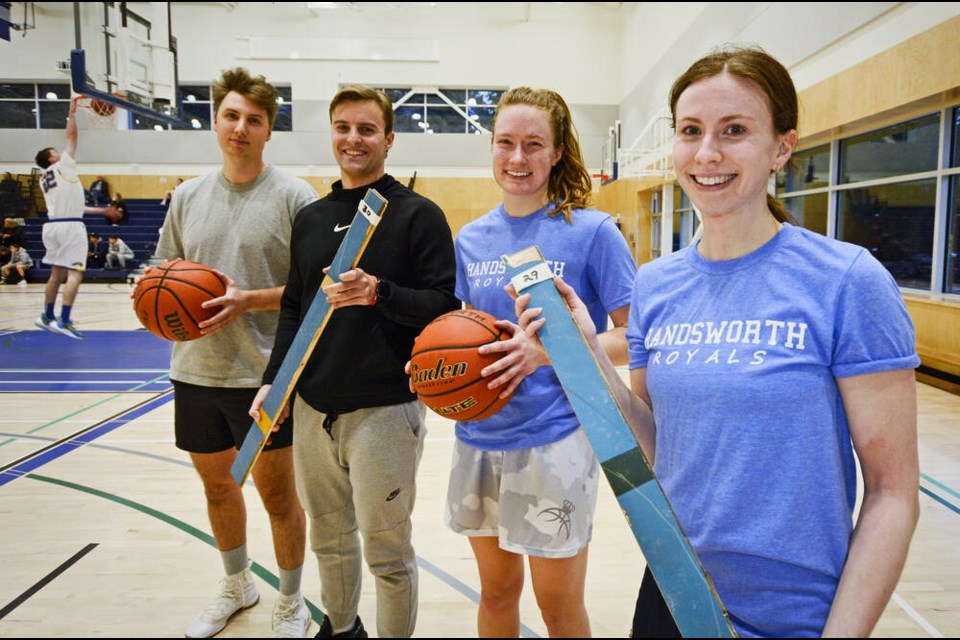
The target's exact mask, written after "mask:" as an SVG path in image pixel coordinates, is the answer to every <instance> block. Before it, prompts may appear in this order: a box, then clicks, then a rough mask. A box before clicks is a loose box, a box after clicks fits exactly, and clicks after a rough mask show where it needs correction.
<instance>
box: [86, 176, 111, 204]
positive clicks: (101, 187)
mask: <svg viewBox="0 0 960 640" xmlns="http://www.w3.org/2000/svg"><path fill="white" fill-rule="evenodd" d="M109 203H110V185H109V183H107V180H106V178H104V177H103V176H97V179H96V180H94V181H93V184H91V185H90V189H89V190H88V191H87V204H89V205H90V206H91V207H103V206H105V205H107V204H109Z"/></svg>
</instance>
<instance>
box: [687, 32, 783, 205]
mask: <svg viewBox="0 0 960 640" xmlns="http://www.w3.org/2000/svg"><path fill="white" fill-rule="evenodd" d="M723 72H727V73H729V74H731V75H734V76H737V77H739V78H742V79H744V80H747V81H749V82H752V83H753V84H755V85H756V86H757V87H759V88H760V90H761V91H763V93H764V94H766V96H767V104H768V105H769V106H770V114H771V115H772V116H773V129H774V131H775V132H776V133H778V134H781V135H782V134H785V133H788V132H789V131H791V130H796V129H797V122H798V121H799V112H800V108H799V103H798V101H797V90H796V87H794V85H793V80H792V79H791V78H790V72H789V71H787V70H786V68H785V67H784V66H783V65H782V64H780V62H779V61H778V60H777V59H776V58H774V57H773V56H771V55H770V54H768V53H767V52H766V51H764V50H763V49H761V48H759V47H738V46H730V47H724V48H720V49H715V50H714V51H712V52H711V53H709V54H707V55H705V56H704V57H702V58H700V59H699V60H697V61H696V62H694V63H693V64H692V65H690V68H689V69H687V70H686V72H684V74H683V75H681V76H680V77H679V78H677V79H676V81H675V82H674V83H673V87H671V88H670V115H671V116H672V121H671V126H673V129H674V131H676V128H677V101H678V100H679V99H680V95H681V94H682V93H683V92H684V91H686V90H687V88H688V87H689V86H690V85H692V84H693V83H695V82H698V81H700V80H705V79H707V78H712V77H713V76H717V75H720V74H721V73H723ZM767 207H769V209H770V211H771V212H772V213H773V217H774V218H776V219H777V220H778V221H779V222H790V223H793V224H796V220H795V218H794V217H793V215H792V214H791V213H790V212H789V211H787V208H786V207H785V206H784V204H783V202H781V201H780V200H779V199H777V198H775V197H774V196H773V195H771V194H769V193H768V194H767Z"/></svg>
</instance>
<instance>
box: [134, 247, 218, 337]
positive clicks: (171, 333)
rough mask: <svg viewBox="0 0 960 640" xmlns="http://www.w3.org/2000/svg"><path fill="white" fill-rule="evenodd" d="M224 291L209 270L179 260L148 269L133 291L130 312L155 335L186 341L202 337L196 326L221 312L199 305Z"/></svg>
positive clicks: (206, 267)
mask: <svg viewBox="0 0 960 640" xmlns="http://www.w3.org/2000/svg"><path fill="white" fill-rule="evenodd" d="M225 292H226V287H225V286H224V284H223V281H222V280H220V278H218V277H217V274H216V273H214V272H213V270H212V269H210V267H208V266H206V265H202V264H200V263H198V262H190V261H189V260H181V259H179V258H178V259H176V260H173V261H172V262H165V263H163V264H161V265H159V266H156V267H150V268H149V269H147V272H146V273H145V274H144V275H143V277H142V278H140V282H138V283H137V288H136V289H134V291H133V310H134V311H135V312H136V314H137V318H139V320H140V324H142V325H143V326H144V327H145V328H146V329H148V330H149V331H150V332H151V333H153V334H154V335H157V336H159V337H161V338H163V339H164V340H172V341H174V342H185V341H187V340H195V339H197V338H199V337H201V334H200V327H199V326H197V325H199V324H200V323H201V322H203V321H204V320H207V319H209V318H211V317H213V316H214V315H216V314H217V313H219V312H220V309H219V307H214V308H212V309H204V308H203V307H201V306H200V305H201V304H203V303H204V302H206V301H207V300H213V299H214V298H219V297H220V296H222V295H223V294H224V293H225Z"/></svg>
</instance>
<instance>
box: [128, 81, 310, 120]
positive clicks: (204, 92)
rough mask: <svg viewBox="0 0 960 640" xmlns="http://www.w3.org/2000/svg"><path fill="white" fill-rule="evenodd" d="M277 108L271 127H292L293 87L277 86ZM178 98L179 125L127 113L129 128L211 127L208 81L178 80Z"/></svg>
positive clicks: (211, 113) (211, 102) (211, 88)
mask: <svg viewBox="0 0 960 640" xmlns="http://www.w3.org/2000/svg"><path fill="white" fill-rule="evenodd" d="M274 86H276V87H277V94H279V95H278V99H277V103H278V104H279V107H280V108H279V109H278V110H277V119H276V120H275V121H274V124H273V130H274V131H293V89H292V88H291V87H287V86H277V85H274ZM180 100H181V104H182V105H183V119H184V120H185V121H186V123H185V124H182V125H176V126H174V125H168V124H166V123H163V122H160V121H159V120H155V119H153V118H149V117H147V116H141V115H140V114H135V113H131V114H130V128H131V129H158V130H163V129H177V130H185V131H210V130H211V129H212V128H213V115H214V110H213V87H211V86H210V85H208V84H198V85H191V84H181V85H180Z"/></svg>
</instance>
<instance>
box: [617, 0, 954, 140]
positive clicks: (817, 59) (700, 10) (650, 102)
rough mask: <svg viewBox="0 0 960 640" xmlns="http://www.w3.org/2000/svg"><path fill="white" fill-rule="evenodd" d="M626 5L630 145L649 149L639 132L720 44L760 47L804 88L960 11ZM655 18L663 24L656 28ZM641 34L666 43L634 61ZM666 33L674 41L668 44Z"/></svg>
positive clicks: (938, 6)
mask: <svg viewBox="0 0 960 640" xmlns="http://www.w3.org/2000/svg"><path fill="white" fill-rule="evenodd" d="M626 4H627V5H629V6H627V7H626V12H627V17H626V18H625V19H624V24H625V28H624V31H623V33H622V37H623V41H624V44H623V51H624V52H625V59H624V61H623V64H624V69H625V70H627V69H633V68H636V69H637V70H638V71H637V72H635V73H634V74H633V75H628V74H627V71H625V72H624V76H623V78H624V83H625V87H626V91H625V94H624V97H623V99H622V100H621V102H620V119H621V120H622V122H623V125H622V140H621V145H622V146H623V147H625V148H626V147H630V146H631V145H632V144H633V143H634V142H639V147H640V148H643V147H644V145H645V144H646V143H647V141H646V140H640V141H638V140H637V137H638V135H639V134H640V133H641V131H643V130H644V127H646V126H647V125H648V123H649V122H650V121H651V120H652V119H653V118H655V117H656V116H657V115H658V114H660V113H663V112H664V111H665V110H667V108H668V105H667V100H668V94H669V90H670V86H671V84H672V83H673V80H674V79H675V78H676V77H677V76H679V75H680V74H681V73H683V71H684V70H685V69H686V68H687V67H688V66H689V65H690V64H691V63H692V62H693V61H694V60H696V59H697V58H699V57H700V56H702V55H703V54H705V53H707V52H708V51H710V50H711V49H712V48H714V47H717V46H720V45H724V44H729V43H738V44H750V45H760V46H761V47H763V48H764V49H766V50H767V51H768V52H769V53H770V54H772V55H774V56H776V57H777V58H778V59H779V60H780V61H781V62H783V64H784V65H785V66H786V67H787V68H788V69H790V72H791V75H792V76H793V79H794V83H795V84H796V86H797V89H798V90H802V89H804V88H806V87H809V86H811V85H813V84H815V83H817V82H820V81H821V80H824V79H826V78H828V77H830V76H831V75H833V74H836V73H839V72H840V71H843V70H844V69H847V68H849V67H851V66H853V65H855V64H857V63H859V62H862V61H863V60H866V59H867V58H869V57H871V56H873V55H876V54H877V53H880V52H881V51H883V50H885V49H887V48H889V47H892V46H894V45H896V44H899V43H900V42H903V41H904V40H907V39H908V38H911V37H913V36H915V35H917V34H919V33H921V32H923V31H925V30H927V29H930V28H932V27H933V26H936V25H937V24H938V23H940V22H943V21H944V20H947V19H949V18H951V17H953V16H955V15H958V14H960V3H958V2H856V3H853V2H803V3H799V2H710V3H699V4H691V5H689V6H690V7H691V8H692V11H687V10H686V8H687V6H688V5H679V4H674V3H662V2H654V3H646V2H641V3H626ZM704 5H705V6H704ZM652 21H656V23H657V24H658V25H663V26H662V28H661V27H657V28H654V29H651V28H650V26H649V24H650V23H651V22H652ZM638 32H643V33H647V32H653V33H654V34H655V38H656V42H657V44H658V45H659V46H660V47H661V48H659V49H658V50H656V51H655V52H648V53H647V54H646V55H647V58H646V59H643V60H642V62H640V63H639V64H636V65H635V64H634V63H633V61H631V60H630V57H631V56H636V57H637V58H642V56H643V55H644V52H643V50H642V47H643V43H642V42H641V44H640V45H637V44H636V41H637V40H638V37H637V35H636V34H637V33H638ZM664 33H669V34H670V36H671V37H673V39H672V40H671V41H670V42H667V43H664V42H663V37H662V35H663V34H664ZM664 45H665V46H664ZM944 55H955V52H944ZM801 134H802V132H801Z"/></svg>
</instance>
